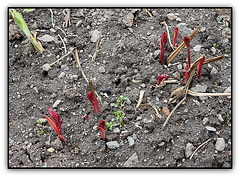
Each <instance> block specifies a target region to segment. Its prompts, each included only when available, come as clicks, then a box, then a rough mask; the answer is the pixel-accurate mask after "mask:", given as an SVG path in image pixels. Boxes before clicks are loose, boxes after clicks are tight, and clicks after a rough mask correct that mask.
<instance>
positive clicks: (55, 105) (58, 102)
mask: <svg viewBox="0 0 240 177" xmlns="http://www.w3.org/2000/svg"><path fill="white" fill-rule="evenodd" d="M60 103H61V100H57V101H55V103H54V104H53V106H52V107H53V108H57V107H58V105H59V104H60Z"/></svg>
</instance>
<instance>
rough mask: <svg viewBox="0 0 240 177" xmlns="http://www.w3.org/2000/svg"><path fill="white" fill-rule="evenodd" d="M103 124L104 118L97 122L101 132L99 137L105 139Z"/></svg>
mask: <svg viewBox="0 0 240 177" xmlns="http://www.w3.org/2000/svg"><path fill="white" fill-rule="evenodd" d="M105 126H106V123H105V121H104V120H100V121H99V124H98V129H99V130H100V132H101V138H102V139H103V140H104V139H105Z"/></svg>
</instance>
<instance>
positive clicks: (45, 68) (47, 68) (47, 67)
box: [42, 63, 51, 72]
mask: <svg viewBox="0 0 240 177" xmlns="http://www.w3.org/2000/svg"><path fill="white" fill-rule="evenodd" d="M42 69H43V71H47V72H48V71H49V70H50V69H51V66H50V65H49V64H47V63H46V64H45V65H43V66H42Z"/></svg>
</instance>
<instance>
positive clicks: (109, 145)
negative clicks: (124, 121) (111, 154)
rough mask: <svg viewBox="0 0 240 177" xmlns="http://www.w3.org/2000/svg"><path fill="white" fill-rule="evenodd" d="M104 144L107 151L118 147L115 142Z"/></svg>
mask: <svg viewBox="0 0 240 177" xmlns="http://www.w3.org/2000/svg"><path fill="white" fill-rule="evenodd" d="M106 144H107V147H108V148H109V149H117V148H119V146H120V145H119V143H118V142H117V141H109V142H107V143H106Z"/></svg>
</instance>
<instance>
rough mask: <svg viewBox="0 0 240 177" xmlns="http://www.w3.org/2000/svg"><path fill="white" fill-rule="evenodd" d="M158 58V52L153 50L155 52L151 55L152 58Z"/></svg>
mask: <svg viewBox="0 0 240 177" xmlns="http://www.w3.org/2000/svg"><path fill="white" fill-rule="evenodd" d="M159 56H160V50H155V52H154V53H153V57H154V58H158V57H159Z"/></svg>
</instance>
